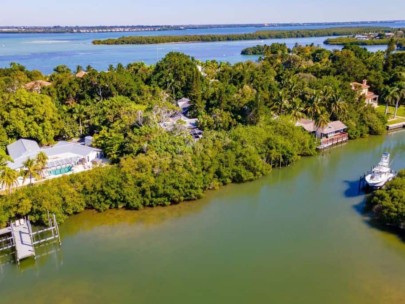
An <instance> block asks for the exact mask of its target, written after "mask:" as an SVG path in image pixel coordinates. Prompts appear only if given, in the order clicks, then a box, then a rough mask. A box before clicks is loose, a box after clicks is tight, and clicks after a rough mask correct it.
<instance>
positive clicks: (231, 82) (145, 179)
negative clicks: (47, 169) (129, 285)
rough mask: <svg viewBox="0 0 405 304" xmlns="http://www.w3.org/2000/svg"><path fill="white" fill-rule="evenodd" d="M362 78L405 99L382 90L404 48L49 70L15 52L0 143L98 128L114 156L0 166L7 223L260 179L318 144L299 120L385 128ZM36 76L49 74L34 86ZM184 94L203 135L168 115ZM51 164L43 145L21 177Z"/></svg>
mask: <svg viewBox="0 0 405 304" xmlns="http://www.w3.org/2000/svg"><path fill="white" fill-rule="evenodd" d="M78 72H80V73H78ZM362 79H368V83H369V84H370V85H371V86H372V88H373V90H374V91H375V92H376V93H377V94H379V95H381V96H382V98H381V102H382V104H385V103H386V102H388V104H389V105H393V106H395V105H396V104H397V103H398V104H399V105H400V104H401V103H402V102H403V99H399V101H397V99H395V98H394V97H392V98H389V97H387V98H386V97H385V96H389V95H385V93H384V92H388V91H391V90H394V89H393V88H396V87H398V88H399V87H401V86H402V83H403V82H404V81H405V57H404V56H403V55H402V54H400V53H396V52H393V51H392V50H391V49H389V48H388V49H387V52H376V53H372V52H368V51H367V50H366V49H363V48H361V47H359V46H346V47H344V48H343V49H342V50H336V51H328V50H325V49H322V48H320V47H316V46H313V45H312V46H300V45H296V46H295V47H294V48H292V49H291V50H290V49H288V48H287V47H286V46H285V45H283V44H275V45H273V46H270V47H268V50H267V51H266V52H265V54H264V55H263V56H262V57H261V59H260V60H259V61H257V62H253V61H247V62H241V63H237V64H233V65H232V64H229V63H225V62H217V61H207V62H199V61H197V60H195V59H194V58H191V57H189V56H187V55H185V54H181V53H169V54H168V55H167V56H166V57H165V58H164V59H162V60H161V61H160V62H158V63H157V64H156V65H154V66H147V65H145V64H143V63H131V64H128V65H127V66H123V65H121V64H118V65H117V66H110V67H109V69H108V71H97V70H95V69H94V68H92V67H91V66H88V67H86V68H83V67H80V66H79V67H77V69H76V70H75V71H72V70H70V69H69V68H68V67H67V66H63V65H62V66H58V67H56V68H55V69H54V72H53V73H52V74H51V75H48V76H45V75H42V74H41V73H40V72H38V71H29V70H27V69H26V68H25V67H23V66H21V65H19V64H16V63H13V64H11V66H10V67H9V68H3V69H0V100H1V102H0V152H1V153H2V154H4V155H5V147H6V145H7V144H9V143H11V142H13V141H14V140H16V139H19V138H22V137H24V138H30V139H34V140H37V141H38V142H40V143H41V144H44V145H48V144H52V143H53V142H54V141H55V140H59V139H63V140H69V139H72V138H75V137H80V136H85V135H88V134H90V135H93V136H94V145H96V146H97V147H99V148H101V149H103V151H104V152H105V154H106V156H107V157H108V158H109V159H110V160H111V165H110V166H106V167H101V168H96V169H94V170H93V171H89V172H85V173H80V174H74V175H69V176H65V177H62V178H59V179H54V180H48V181H44V182H42V183H39V184H34V185H33V186H30V187H24V188H19V189H17V190H14V191H12V190H13V189H14V187H13V186H14V181H15V178H16V176H13V174H11V176H10V173H11V171H9V170H8V169H6V167H5V166H0V182H1V184H2V185H3V187H4V190H5V191H4V192H5V194H6V193H11V194H9V195H3V196H1V197H0V226H1V225H4V224H5V223H6V222H7V221H8V220H9V219H10V218H13V217H18V216H23V215H26V214H30V215H31V216H32V219H33V220H36V221H41V220H43V219H44V218H45V216H46V213H47V211H50V212H54V213H55V214H56V215H57V217H58V220H59V221H63V220H64V219H65V218H66V217H67V216H69V215H71V214H74V213H77V212H80V211H82V210H84V209H86V208H92V209H96V210H100V211H103V210H106V209H109V208H127V209H140V208H145V207H153V206H166V205H169V204H173V203H179V202H182V201H187V200H194V199H196V198H199V197H201V196H202V195H203V194H204V191H205V190H207V189H216V188H218V187H220V186H222V185H226V184H228V183H241V182H245V181H251V180H254V179H257V178H259V177H261V176H263V175H266V174H268V173H269V172H270V171H271V169H272V168H275V167H280V166H288V165H291V164H293V163H294V162H296V161H297V160H298V159H299V158H300V157H303V156H309V155H313V154H314V153H316V146H317V142H316V140H315V139H314V138H313V137H312V136H311V135H309V134H307V133H306V132H304V131H303V130H302V129H300V128H297V127H295V122H296V121H297V120H298V119H300V118H303V117H307V118H311V119H313V120H315V122H316V124H317V125H318V126H320V127H321V126H324V125H325V124H326V123H328V121H331V120H341V121H342V122H344V123H345V124H346V125H347V126H348V132H349V136H350V138H352V139H355V138H358V137H364V136H368V135H370V134H382V133H383V132H385V124H386V118H385V116H384V114H383V113H379V112H377V111H376V110H375V109H374V108H372V107H370V106H367V105H366V103H365V102H364V99H363V98H364V97H362V96H359V95H358V94H356V92H354V91H353V90H352V89H351V87H350V82H352V81H361V80H362ZM38 80H47V81H49V82H50V83H51V85H49V86H44V87H40V88H38V89H36V90H34V91H32V90H29V89H26V88H25V85H26V84H27V83H29V82H32V81H38ZM401 96H402V95H401ZM182 97H188V98H190V99H191V103H192V107H191V109H190V112H191V114H192V115H193V117H198V119H199V128H200V129H202V130H203V131H204V135H203V138H202V139H200V140H199V141H195V140H194V139H193V138H192V137H191V136H190V133H189V132H187V130H185V129H184V127H182V125H178V126H176V128H174V129H173V130H171V131H166V130H164V129H163V128H161V127H160V125H159V123H161V122H162V121H164V120H165V119H167V118H168V117H170V116H171V115H173V114H174V113H176V111H178V110H179V109H178V108H177V106H176V100H177V99H179V98H182ZM401 98H402V97H401ZM33 163H34V164H33ZM44 163H46V160H44V158H43V155H42V156H38V157H37V158H36V159H35V160H34V161H32V160H29V161H27V162H26V163H25V165H24V169H23V170H22V174H23V178H24V177H25V179H26V180H27V181H28V180H29V179H30V178H32V177H35V175H36V174H39V172H41V166H43V165H44ZM0 165H1V164H0ZM7 190H8V191H7Z"/></svg>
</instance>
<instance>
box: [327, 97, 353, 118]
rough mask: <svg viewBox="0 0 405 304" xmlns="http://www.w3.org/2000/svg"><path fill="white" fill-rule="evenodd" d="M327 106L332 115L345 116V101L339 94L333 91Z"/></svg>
mask: <svg viewBox="0 0 405 304" xmlns="http://www.w3.org/2000/svg"><path fill="white" fill-rule="evenodd" d="M329 107H330V112H331V114H332V116H334V117H336V118H340V119H341V117H345V116H346V114H347V110H348V109H347V103H346V102H345V101H344V100H343V99H342V97H341V96H340V94H338V93H334V94H332V95H331V98H330V100H329Z"/></svg>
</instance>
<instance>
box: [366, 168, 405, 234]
mask: <svg viewBox="0 0 405 304" xmlns="http://www.w3.org/2000/svg"><path fill="white" fill-rule="evenodd" d="M367 205H368V207H369V208H370V209H371V210H372V211H373V213H374V215H375V218H376V219H377V220H378V221H379V222H380V223H382V224H384V225H390V226H394V227H399V228H402V229H404V228H405V170H402V171H400V172H399V173H398V176H397V177H396V178H395V179H393V180H392V181H390V182H388V183H387V184H386V185H385V187H384V188H383V189H380V190H378V191H375V192H374V193H373V194H372V195H371V196H370V198H369V199H368V201H367Z"/></svg>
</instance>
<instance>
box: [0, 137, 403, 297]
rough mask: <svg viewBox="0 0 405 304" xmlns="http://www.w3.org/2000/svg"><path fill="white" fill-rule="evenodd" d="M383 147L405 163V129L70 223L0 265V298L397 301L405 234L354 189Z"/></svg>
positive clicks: (83, 216)
mask: <svg viewBox="0 0 405 304" xmlns="http://www.w3.org/2000/svg"><path fill="white" fill-rule="evenodd" d="M385 151H388V152H391V154H392V157H393V159H394V162H393V167H394V168H395V169H400V168H405V132H398V133H394V134H391V135H388V136H385V137H371V138H368V139H362V140H358V141H354V142H350V143H348V144H346V145H344V146H340V147H337V148H334V149H332V150H329V151H327V152H325V153H323V154H321V155H319V156H316V157H311V158H306V159H302V160H301V161H299V162H298V163H297V164H295V165H294V166H292V167H289V168H284V169H280V170H274V171H273V172H272V173H271V174H270V175H269V176H268V177H266V178H263V179H261V180H259V181H256V182H252V183H247V184H242V185H231V186H228V187H224V188H223V189H221V190H219V191H215V192H209V193H208V194H207V195H206V197H205V198H204V199H202V200H200V201H196V202H188V203H183V204H180V205H177V206H173V207H169V208H157V209H153V210H143V211H139V212H127V211H109V212H107V213H103V214H98V213H96V212H85V213H82V214H80V215H77V216H74V217H72V218H70V219H69V220H68V221H67V222H66V223H65V224H63V225H62V226H61V227H60V229H61V234H62V236H63V239H62V242H63V244H62V247H61V248H60V250H59V251H57V252H55V253H51V254H49V255H47V256H44V257H40V258H38V259H37V260H36V261H33V260H31V261H24V262H23V263H22V265H21V266H20V267H17V266H16V265H15V264H5V265H2V266H0V303H405V242H404V239H405V238H403V239H401V236H399V235H397V234H393V233H390V232H388V231H383V230H382V229H378V228H377V227H375V226H373V225H371V224H370V222H369V221H368V219H367V218H366V217H365V216H364V215H362V213H361V209H362V204H363V202H364V196H363V195H362V194H359V193H358V188H357V181H358V178H359V177H360V175H361V174H362V173H364V172H365V171H366V170H368V169H369V168H370V167H371V166H372V165H374V164H375V163H376V162H377V161H378V160H379V159H380V157H381V154H382V153H383V152H385Z"/></svg>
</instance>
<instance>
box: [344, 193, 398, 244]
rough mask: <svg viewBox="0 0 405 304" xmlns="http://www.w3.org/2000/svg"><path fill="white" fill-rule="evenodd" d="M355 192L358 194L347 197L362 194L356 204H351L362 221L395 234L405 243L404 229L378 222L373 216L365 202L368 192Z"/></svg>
mask: <svg viewBox="0 0 405 304" xmlns="http://www.w3.org/2000/svg"><path fill="white" fill-rule="evenodd" d="M348 191H349V190H346V192H348ZM352 191H353V192H355V191H354V190H353V189H352ZM346 192H345V195H346ZM355 193H358V194H357V195H354V196H347V197H356V196H360V195H363V196H364V198H363V199H362V200H361V201H360V202H358V203H357V204H354V205H353V206H352V208H353V210H355V211H356V212H357V213H358V214H359V215H360V216H362V217H363V222H364V223H365V224H366V225H367V226H368V227H370V228H372V229H375V230H378V231H380V232H384V233H388V234H392V235H395V236H396V237H398V239H400V240H401V241H402V242H404V243H405V230H404V229H401V228H399V227H395V226H388V225H385V224H382V223H380V222H379V221H378V220H377V219H376V218H375V217H374V214H373V211H372V210H370V208H367V206H366V203H367V198H368V195H369V193H367V192H364V191H358V192H355Z"/></svg>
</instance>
